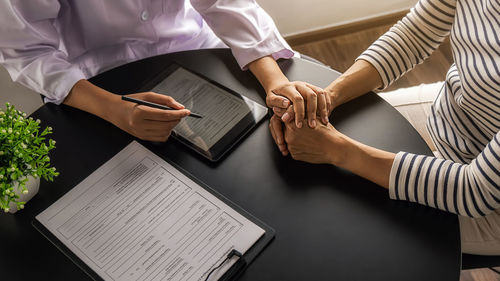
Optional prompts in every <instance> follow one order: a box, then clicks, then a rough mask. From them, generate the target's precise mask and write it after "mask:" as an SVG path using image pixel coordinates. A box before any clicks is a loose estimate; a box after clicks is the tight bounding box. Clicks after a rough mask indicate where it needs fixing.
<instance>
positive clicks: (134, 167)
mask: <svg viewBox="0 0 500 281" xmlns="http://www.w3.org/2000/svg"><path fill="white" fill-rule="evenodd" d="M36 218H37V220H38V221H39V222H40V223H42V224H43V225H44V226H45V227H46V228H47V229H48V230H49V231H50V232H51V233H52V234H54V235H55V236H56V237H57V238H58V239H59V240H60V241H61V242H62V243H63V244H64V245H66V246H67V247H68V248H69V249H70V250H71V251H72V252H73V253H74V254H75V255H76V256H78V257H79V258H80V259H81V260H82V261H83V262H85V263H86V264H87V265H88V266H89V267H90V268H92V269H93V270H94V271H95V272H96V273H97V274H98V275H99V276H101V277H102V278H103V279H104V280H178V281H180V280H197V281H202V280H205V278H206V276H207V274H208V272H209V271H210V270H211V269H212V268H214V267H215V266H217V265H218V264H219V263H221V262H222V261H223V260H224V259H225V257H226V255H227V254H228V253H229V252H230V251H231V250H232V249H236V250H238V251H240V252H241V253H245V252H246V251H247V250H248V249H249V248H250V247H251V246H252V245H253V244H254V243H255V242H256V241H257V240H258V239H259V238H260V237H261V236H262V235H263V234H264V230H263V229H262V228H260V227H259V226H257V225H256V224H254V223H253V222H251V221H250V220H248V219H247V218H245V217H244V216H242V215H241V214H239V213H238V212H236V211H235V210H233V209H232V208H231V207H229V206H227V205H226V204H225V203H224V202H222V201H221V200H219V199H218V198H216V197H215V196H214V195H212V194H211V193H210V192H208V191H207V190H205V189H204V188H202V187H201V186H200V185H198V184H196V183H195V182H193V181H192V180H190V179H189V178H188V177H187V176H185V175H184V174H182V173H181V172H180V171H179V170H177V169H176V168H174V167H173V166H172V165H170V164H168V163H167V162H165V161H164V160H163V159H161V158H160V157H158V156H156V155H155V154H154V153H152V152H151V151H149V150H148V149H146V148H145V147H144V146H142V145H140V144H139V143H137V142H135V141H134V142H132V143H130V144H129V145H128V146H127V147H126V148H124V149H123V150H122V151H120V152H119V153H118V154H117V155H115V156H114V157H113V158H112V159H110V160H109V161H108V162H106V163H105V164H104V165H102V166H101V167H100V168H99V169H97V170H96V171H95V172H94V173H92V174H91V175H90V176H89V177H87V178H86V179H85V180H84V181H82V182H81V183H80V184H78V185H77V186H76V187H74V188H73V189H72V190H71V191H70V192H68V193H67V194H65V195H64V196H63V197H62V198H61V199H59V200H58V201H57V202H55V203H54V204H53V205H51V206H50V207H49V208H48V209H46V210H45V211H43V212H42V213H41V214H39V215H38V216H37V217H36ZM236 260H237V257H233V258H232V259H231V260H230V261H228V262H226V263H225V265H224V266H223V267H222V268H221V269H220V270H217V271H215V272H214V273H213V274H212V276H210V280H217V279H218V278H219V277H220V276H222V275H223V273H224V272H226V271H227V270H228V269H229V268H230V267H231V265H233V264H234V263H235V262H236Z"/></svg>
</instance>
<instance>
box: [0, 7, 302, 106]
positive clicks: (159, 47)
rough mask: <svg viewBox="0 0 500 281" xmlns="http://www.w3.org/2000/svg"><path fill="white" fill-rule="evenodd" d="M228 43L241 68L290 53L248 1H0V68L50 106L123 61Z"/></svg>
mask: <svg viewBox="0 0 500 281" xmlns="http://www.w3.org/2000/svg"><path fill="white" fill-rule="evenodd" d="M219 38H220V39H219ZM221 40H222V41H221ZM226 46H229V47H230V48H231V50H232V52H233V54H234V56H235V58H236V60H237V61H238V64H239V65H240V67H241V68H242V69H244V68H245V67H246V65H247V64H248V63H250V62H252V61H254V60H256V59H258V58H261V57H264V56H267V55H272V56H273V57H274V58H275V59H278V58H290V57H292V56H293V52H292V51H291V48H290V47H289V45H288V44H287V43H286V42H285V40H284V39H283V38H282V37H281V35H280V34H279V32H278V30H277V29H276V26H275V24H274V22H273V21H272V19H271V18H270V17H269V15H268V14H267V13H266V12H265V11H264V10H263V9H262V8H260V6H259V5H258V4H257V3H256V2H255V1H253V0H191V1H187V0H83V1H76V0H37V1H14V0H3V1H0V64H2V65H3V66H4V67H5V68H6V69H7V71H8V72H9V74H10V75H11V77H12V80H14V81H16V82H19V83H21V84H23V85H25V86H27V87H28V88H31V89H32V90H34V91H37V92H39V93H42V94H43V95H44V96H45V97H46V99H45V100H46V101H48V102H53V103H56V104H59V103H61V102H62V101H63V100H64V99H65V97H66V95H67V94H68V93H69V91H70V90H71V88H72V87H73V85H74V84H75V83H76V82H77V81H78V80H81V79H87V78H90V77H92V76H94V75H96V74H98V73H100V72H102V71H105V70H107V69H110V68H113V67H116V66H119V65H122V64H125V63H127V62H131V61H135V60H139V59H142V58H146V57H150V56H155V55H159V54H166V53H172V52H178V51H185V50H192V49H202V48H216V47H226Z"/></svg>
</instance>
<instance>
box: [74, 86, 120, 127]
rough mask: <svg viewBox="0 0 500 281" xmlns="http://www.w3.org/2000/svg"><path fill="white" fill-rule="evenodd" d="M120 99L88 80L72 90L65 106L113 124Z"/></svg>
mask: <svg viewBox="0 0 500 281" xmlns="http://www.w3.org/2000/svg"><path fill="white" fill-rule="evenodd" d="M117 102H120V97H119V96H118V95H115V94H113V93H110V92H108V91H106V90H104V89H101V88H99V87H97V86H95V85H93V84H92V83H90V82H89V81H87V80H80V81H78V82H77V83H75V85H74V86H73V88H72V89H71V91H70V92H69V94H68V96H67V97H66V99H65V100H64V104H66V105H69V106H71V107H75V108H78V109H81V110H83V111H86V112H88V113H91V114H94V115H96V116H99V117H101V118H103V119H105V120H107V121H110V122H112V121H113V120H112V118H113V117H114V116H115V111H116V110H118V109H117V108H116V104H117Z"/></svg>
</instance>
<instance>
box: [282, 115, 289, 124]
mask: <svg viewBox="0 0 500 281" xmlns="http://www.w3.org/2000/svg"><path fill="white" fill-rule="evenodd" d="M289 119H290V114H288V113H285V114H283V116H281V120H283V121H284V122H287V121H288V120H289Z"/></svg>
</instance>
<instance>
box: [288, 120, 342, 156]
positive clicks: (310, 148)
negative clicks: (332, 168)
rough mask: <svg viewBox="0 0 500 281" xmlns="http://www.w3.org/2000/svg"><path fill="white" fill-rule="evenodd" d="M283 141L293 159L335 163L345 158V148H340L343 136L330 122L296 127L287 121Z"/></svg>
mask: <svg viewBox="0 0 500 281" xmlns="http://www.w3.org/2000/svg"><path fill="white" fill-rule="evenodd" d="M285 142H286V144H287V147H288V151H289V152H290V154H291V155H292V158H293V159H295V160H300V161H305V162H309V163H314V164H333V165H337V164H338V163H340V161H342V159H344V158H345V155H344V154H345V150H343V149H341V148H342V144H343V143H345V138H344V136H343V135H342V134H341V133H339V132H338V131H337V130H336V129H335V128H334V127H333V126H332V124H330V123H328V124H327V125H323V124H319V125H318V126H316V127H315V128H308V127H303V128H298V127H297V126H295V124H293V123H290V122H287V123H285Z"/></svg>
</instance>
